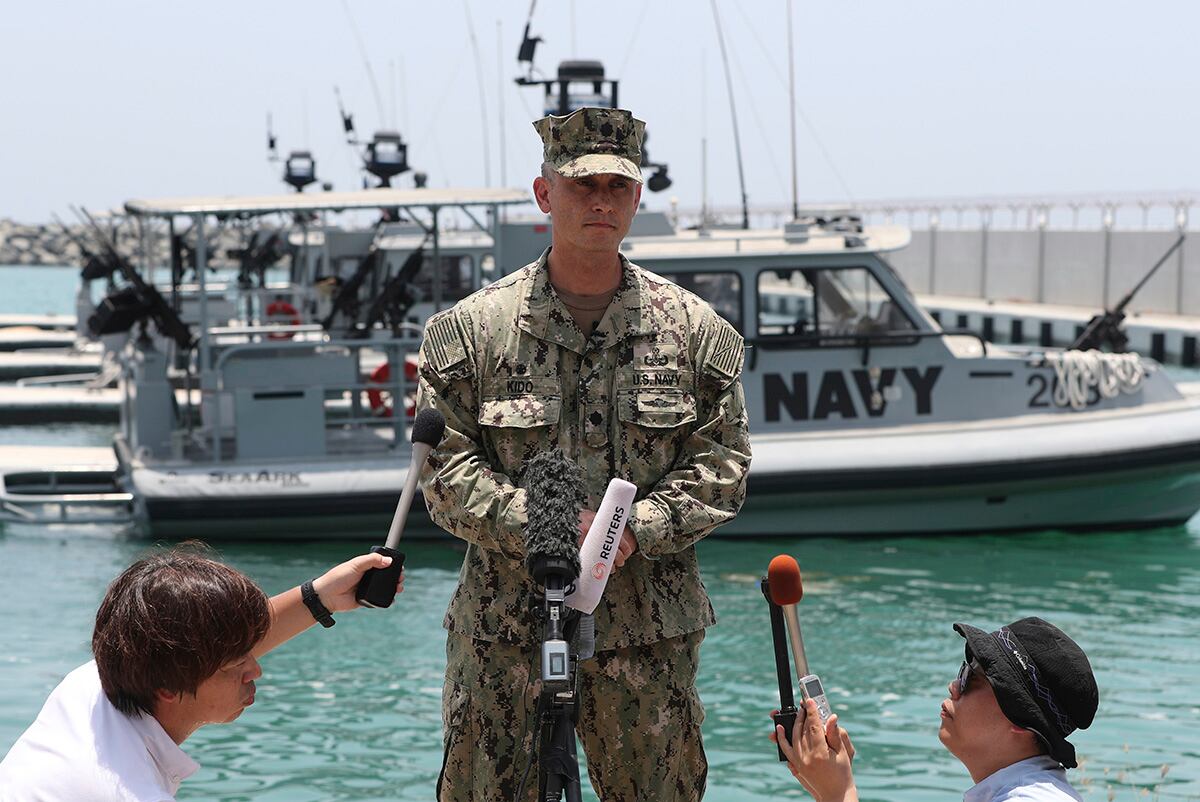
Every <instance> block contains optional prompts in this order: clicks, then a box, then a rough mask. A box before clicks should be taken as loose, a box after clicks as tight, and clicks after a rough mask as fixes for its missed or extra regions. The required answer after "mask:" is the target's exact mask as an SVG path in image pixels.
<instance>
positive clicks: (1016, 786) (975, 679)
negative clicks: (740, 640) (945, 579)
mask: <svg viewBox="0 0 1200 802" xmlns="http://www.w3.org/2000/svg"><path fill="white" fill-rule="evenodd" d="M954 629H955V631H956V632H958V634H960V635H962V637H963V638H965V639H966V644H965V648H964V651H965V659H964V660H963V663H962V666H961V668H960V669H959V672H958V676H957V677H956V678H955V679H954V680H952V681H951V682H950V685H949V690H950V697H949V698H948V699H946V700H945V701H943V702H942V709H941V728H940V729H939V730H938V738H939V739H940V740H941V742H942V744H943V745H944V746H945V747H946V749H947V750H949V752H950V753H951V754H953V755H954V756H955V757H956V758H958V759H959V761H961V762H962V764H963V765H964V766H965V767H966V768H967V771H969V772H970V774H971V779H973V780H974V781H975V783H976V784H975V786H974V787H972V788H971V789H970V790H968V791H967V792H966V793H965V794H964V795H963V799H964V801H965V802H1005V801H1015V800H1031V801H1036V800H1045V801H1046V802H1050V801H1052V800H1055V801H1058V802H1061V801H1062V800H1080V799H1081V797H1080V796H1079V794H1077V793H1076V792H1075V789H1074V788H1072V787H1071V784H1070V783H1069V782H1068V781H1067V776H1066V771H1065V769H1068V768H1074V767H1075V766H1076V759H1075V748H1074V747H1073V746H1072V745H1071V744H1070V743H1069V742H1068V741H1067V736H1068V735H1070V734H1071V733H1073V732H1074V731H1075V730H1077V729H1087V727H1088V726H1090V725H1091V723H1092V720H1093V719H1094V718H1095V715H1096V707H1097V705H1098V701H1099V692H1098V690H1097V688H1096V679H1095V677H1094V676H1093V674H1092V667H1091V664H1089V663H1088V659H1087V655H1085V654H1084V653H1083V650H1082V649H1081V648H1079V645H1078V644H1076V643H1075V641H1073V640H1071V639H1070V638H1069V637H1067V635H1066V633H1064V632H1063V631H1062V630H1061V629H1059V628H1058V627H1056V626H1054V625H1053V624H1051V623H1049V622H1048V621H1045V620H1043V619H1041V618H1035V617H1031V618H1022V619H1020V620H1019V621H1014V622H1013V623H1011V624H1009V625H1007V626H1003V627H1000V629H998V630H996V631H994V632H987V631H985V630H983V629H979V628H978V627H973V626H971V625H969V624H961V623H959V624H955V625H954ZM782 735H783V728H782V727H777V728H776V732H775V733H772V740H774V741H777V742H779V743H780V748H781V749H782V750H783V752H784V754H785V755H786V756H787V758H788V767H789V768H790V769H791V771H792V774H794V775H795V776H796V778H797V779H798V780H800V782H801V783H802V784H803V785H804V787H805V788H806V789H808V791H809V792H810V793H812V795H813V797H814V798H816V799H817V802H831V801H832V800H837V802H857V799H858V792H857V790H856V788H855V785H854V774H853V771H852V769H851V766H850V762H851V759H852V758H853V756H854V747H853V745H852V744H851V742H850V738H849V736H848V735H847V734H846V731H845V730H844V729H842V728H840V727H839V726H838V724H837V719H836V716H835V717H833V718H831V719H830V721H829V722H828V723H827V724H826V726H824V727H822V726H821V723H820V716H819V715H818V714H817V710H816V706H815V704H814V703H813V702H811V701H809V702H806V703H805V707H804V709H803V710H802V711H801V714H800V715H799V716H797V720H796V725H795V728H794V729H793V731H792V742H791V744H788V743H787V741H786V740H785V739H783V737H782Z"/></svg>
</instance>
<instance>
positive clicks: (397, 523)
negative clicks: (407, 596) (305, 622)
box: [354, 408, 446, 607]
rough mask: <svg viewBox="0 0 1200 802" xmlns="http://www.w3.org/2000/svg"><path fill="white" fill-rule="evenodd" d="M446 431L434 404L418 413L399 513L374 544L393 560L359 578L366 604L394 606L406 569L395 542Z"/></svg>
mask: <svg viewBox="0 0 1200 802" xmlns="http://www.w3.org/2000/svg"><path fill="white" fill-rule="evenodd" d="M445 432H446V419H445V418H444V417H443V416H442V413H440V412H438V411H437V410H436V409H432V408H426V409H423V410H421V411H420V412H418V413H417V417H416V419H415V420H414V421H413V427H412V462H411V463H409V466H408V478H407V479H406V480H405V482H404V490H403V491H402V492H401V493H400V502H399V503H398V504H397V505H396V514H395V515H394V516H392V526H391V528H390V529H389V530H388V535H387V540H386V541H385V542H384V545H382V546H372V547H371V551H372V552H374V553H376V554H384V555H387V556H388V557H391V558H392V564H391V565H389V566H388V567H387V568H372V569H370V570H369V571H367V572H366V573H365V574H363V577H362V579H360V580H359V581H358V588H357V589H356V590H355V592H354V598H356V599H357V600H358V603H359V604H361V605H363V606H364V607H391V606H392V602H393V601H395V600H396V583H397V582H399V581H400V572H401V571H403V570H404V552H402V551H397V550H396V546H398V545H400V535H401V534H402V533H403V532H404V524H405V523H406V522H407V521H408V508H409V507H411V506H412V502H413V496H415V495H416V494H417V481H418V480H419V479H420V478H421V469H422V468H424V467H425V460H427V459H429V453H430V452H431V451H433V449H434V448H435V447H436V446H437V444H438V443H440V442H442V435H443V434H445Z"/></svg>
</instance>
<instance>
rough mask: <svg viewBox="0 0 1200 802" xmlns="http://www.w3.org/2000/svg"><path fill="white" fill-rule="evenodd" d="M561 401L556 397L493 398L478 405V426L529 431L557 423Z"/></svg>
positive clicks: (521, 396)
mask: <svg viewBox="0 0 1200 802" xmlns="http://www.w3.org/2000/svg"><path fill="white" fill-rule="evenodd" d="M561 411H562V399H560V398H559V397H558V396H544V395H532V394H531V395H519V396H512V397H509V398H493V399H491V400H488V401H482V402H480V404H479V425H480V426H496V427H500V428H513V429H531V428H533V427H535V426H550V425H553V424H556V423H558V418H559V414H560V412H561Z"/></svg>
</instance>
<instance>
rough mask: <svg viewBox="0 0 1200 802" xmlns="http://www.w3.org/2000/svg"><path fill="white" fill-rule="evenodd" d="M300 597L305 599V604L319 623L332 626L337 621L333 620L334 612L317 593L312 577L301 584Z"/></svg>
mask: <svg viewBox="0 0 1200 802" xmlns="http://www.w3.org/2000/svg"><path fill="white" fill-rule="evenodd" d="M300 598H301V599H303V600H304V606H305V607H307V608H308V611H309V612H310V613H312V617H313V618H315V619H317V623H318V624H320V625H321V626H323V627H331V626H333V625H334V624H336V623H337V622H336V621H334V620H333V614H332V613H330V612H329V608H327V607H326V606H325V605H323V604H321V597H320V596H318V595H317V591H316V588H314V587H313V583H312V580H311V579H310V580H308V581H307V582H305V583H304V584H303V585H301V586H300Z"/></svg>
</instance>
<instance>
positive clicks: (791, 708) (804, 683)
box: [762, 554, 832, 761]
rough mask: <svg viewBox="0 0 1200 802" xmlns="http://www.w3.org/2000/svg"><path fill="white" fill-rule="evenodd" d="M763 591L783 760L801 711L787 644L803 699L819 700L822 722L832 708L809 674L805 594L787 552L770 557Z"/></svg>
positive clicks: (780, 749) (786, 757)
mask: <svg viewBox="0 0 1200 802" xmlns="http://www.w3.org/2000/svg"><path fill="white" fill-rule="evenodd" d="M762 592H763V595H764V596H766V598H767V602H768V603H769V605H770V611H771V638H772V641H773V644H774V647H775V673H776V676H777V678H778V680H779V710H778V711H777V712H775V713H774V714H773V717H774V719H775V724H776V727H777V728H778V731H779V732H782V733H783V739H784V740H783V741H782V742H780V741H779V740H778V739H777V738H774V737H773V738H772V740H775V741H776V744H777V746H778V747H779V759H780V760H781V761H783V760H788V755H787V754H786V753H785V750H784V747H785V744H788V743H791V739H792V733H793V729H794V725H795V723H796V720H797V717H798V715H799V714H800V712H801V711H799V710H798V709H797V708H796V705H795V698H794V696H793V692H792V680H791V677H790V675H789V672H788V655H787V649H788V646H790V647H791V652H792V659H793V661H794V662H795V664H796V676H797V677H798V679H799V682H800V693H801V696H802V697H803V699H804V700H805V701H807V700H809V699H811V700H813V701H814V702H815V703H816V706H817V712H818V715H819V716H820V719H821V722H822V724H824V722H825V721H827V720H828V719H829V717H830V715H831V714H832V711H831V710H830V708H829V702H828V700H827V699H826V697H825V689H824V688H823V687H822V685H821V680H820V678H819V677H817V675H816V674H810V673H809V670H808V657H807V655H806V654H805V652H804V638H803V636H802V635H801V633H800V618H799V616H798V615H797V613H796V605H797V604H798V603H799V602H800V599H801V598H803V596H804V586H803V585H802V584H801V581H800V565H799V563H797V562H796V560H795V559H794V558H792V557H789V556H787V555H786V554H781V555H779V556H777V557H775V558H774V559H773V560H771V564H770V566H769V567H768V568H767V576H766V577H765V578H764V579H763V581H762ZM785 625H786V626H785ZM799 718H800V719H801V720H803V718H804V716H803V715H799ZM792 745H793V746H794V745H795V744H792Z"/></svg>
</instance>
